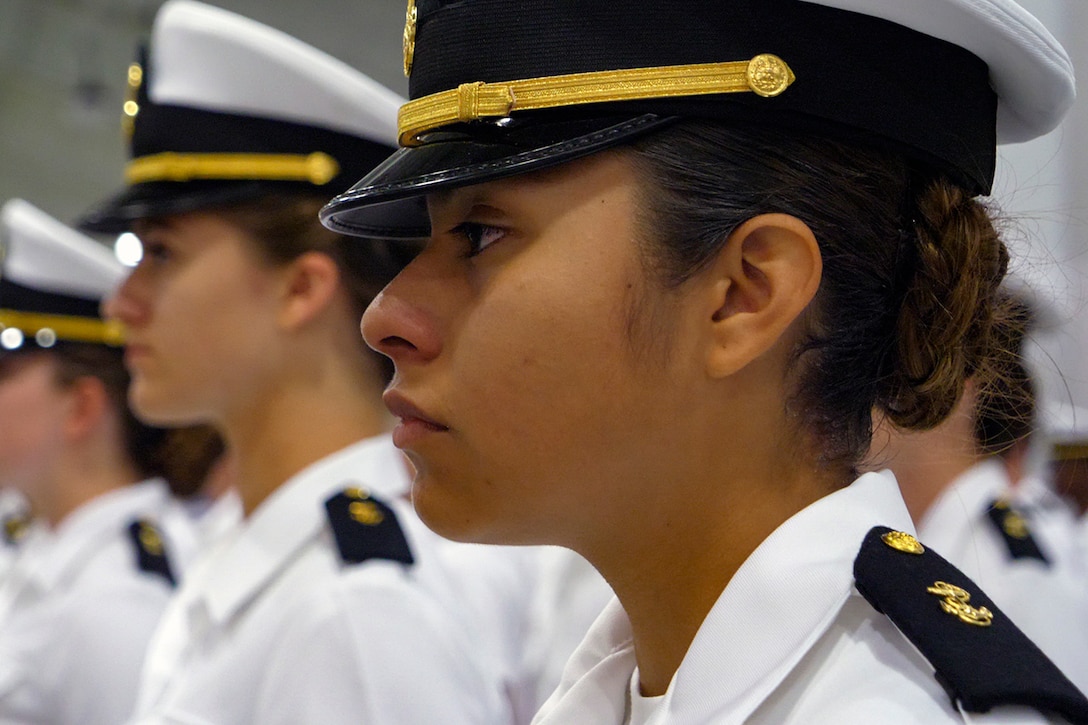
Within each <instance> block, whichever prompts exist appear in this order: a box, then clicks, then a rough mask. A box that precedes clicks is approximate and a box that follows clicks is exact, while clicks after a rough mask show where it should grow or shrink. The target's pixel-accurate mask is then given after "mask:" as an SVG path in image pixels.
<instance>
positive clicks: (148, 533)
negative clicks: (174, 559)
mask: <svg viewBox="0 0 1088 725" xmlns="http://www.w3.org/2000/svg"><path fill="white" fill-rule="evenodd" d="M139 535H140V544H141V545H142V546H143V547H144V549H145V550H146V551H147V553H148V554H151V555H152V556H162V553H163V548H162V538H161V537H160V536H159V532H158V531H155V527H153V526H151V524H147V523H141V524H140V534H139Z"/></svg>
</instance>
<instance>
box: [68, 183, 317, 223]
mask: <svg viewBox="0 0 1088 725" xmlns="http://www.w3.org/2000/svg"><path fill="white" fill-rule="evenodd" d="M277 186H278V188H280V189H283V188H284V184H283V183H282V182H280V183H279V184H278V185H277ZM298 186H299V187H300V188H304V187H308V188H309V189H311V190H312V189H313V187H312V186H310V185H309V184H306V185H303V184H299V185H298ZM274 188H276V187H274V186H273V184H270V183H269V182H262V181H247V182H238V181H189V182H175V181H156V182H148V183H143V184H135V185H133V186H130V187H128V188H127V189H125V190H124V191H121V192H120V193H119V194H117V195H115V196H113V197H111V198H109V199H107V200H105V201H103V202H102V203H100V204H98V205H97V206H95V207H93V208H92V209H91V210H90V211H88V212H86V213H85V214H83V216H81V217H80V218H79V219H78V220H77V222H76V226H77V227H79V228H80V229H82V230H84V231H88V232H99V233H103V234H120V233H121V232H126V231H128V230H129V229H130V228H131V227H132V224H133V222H136V221H139V220H140V219H152V218H155V217H162V216H167V215H170V214H184V213H185V212H190V211H197V210H199V209H207V208H210V207H216V206H223V205H225V204H235V203H238V202H243V201H249V200H251V199H256V198H258V197H260V196H262V195H264V194H267V193H269V192H270V191H272V190H274Z"/></svg>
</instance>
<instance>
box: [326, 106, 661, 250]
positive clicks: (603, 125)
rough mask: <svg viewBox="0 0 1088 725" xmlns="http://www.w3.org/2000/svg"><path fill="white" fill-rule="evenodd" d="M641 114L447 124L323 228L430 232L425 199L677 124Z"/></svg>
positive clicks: (359, 187) (348, 198)
mask: <svg viewBox="0 0 1088 725" xmlns="http://www.w3.org/2000/svg"><path fill="white" fill-rule="evenodd" d="M676 120H677V119H676V117H674V116H661V115H657V114H643V115H639V116H636V117H633V118H632V117H631V116H629V115H628V116H619V117H617V116H608V117H603V118H575V119H570V118H566V119H564V118H562V117H561V116H560V117H559V118H557V119H556V120H551V121H545V120H541V116H539V115H535V117H533V118H532V121H531V122H528V123H523V122H521V119H518V118H510V119H504V120H503V121H502V122H496V123H482V122H478V123H472V124H463V125H460V126H449V127H446V128H444V129H442V130H440V131H435V132H432V133H430V134H427V135H426V136H425V137H424V138H422V139H421V141H422V142H423V143H422V144H421V145H420V146H414V147H409V148H403V149H400V150H399V151H397V152H396V153H394V154H393V155H392V156H390V157H389V158H388V159H387V160H386V161H385V162H384V163H382V164H380V165H379V166H378V167H377V168H375V169H374V170H373V171H372V172H370V173H369V174H367V176H365V177H364V178H363V179H362V181H360V182H359V183H357V184H356V185H355V186H353V187H352V188H351V189H349V190H348V191H346V192H344V193H343V194H341V195H340V196H338V197H336V198H335V199H333V200H332V201H331V202H329V204H328V205H327V206H325V208H324V209H322V210H321V221H322V223H324V224H325V226H327V227H328V228H329V229H332V230H333V231H336V232H340V233H342V234H349V235H352V236H358V237H370V238H376V239H419V238H421V237H426V236H428V235H429V234H430V222H429V220H428V217H427V207H426V203H425V199H424V196H425V195H426V194H430V193H433V192H436V191H440V190H443V189H454V188H458V187H462V186H470V185H474V184H481V183H483V182H486V181H494V180H496V179H502V178H506V177H510V176H516V175H520V174H525V173H528V172H530V171H538V170H541V169H545V168H548V167H551V166H557V165H559V164H562V163H564V162H567V161H573V160H574V159H577V158H581V157H584V156H589V155H590V154H594V153H597V152H598V151H603V150H605V149H608V148H612V147H615V146H618V145H620V144H623V143H626V142H628V141H631V140H633V139H635V138H637V137H639V136H642V135H644V134H647V133H650V132H651V131H654V130H656V129H659V128H661V127H663V126H665V125H668V124H670V123H673V122H674V121H676Z"/></svg>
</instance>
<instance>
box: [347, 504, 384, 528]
mask: <svg viewBox="0 0 1088 725" xmlns="http://www.w3.org/2000/svg"><path fill="white" fill-rule="evenodd" d="M348 513H350V514H351V518H353V519H355V520H356V521H358V522H359V523H360V524H364V525H366V526H377V525H378V524H380V523H381V522H383V521H385V514H383V513H382V511H381V509H380V508H378V505H377V504H376V503H374V502H373V501H353V502H352V503H351V505H349V506H348Z"/></svg>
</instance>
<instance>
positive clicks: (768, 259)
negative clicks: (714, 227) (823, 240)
mask: <svg viewBox="0 0 1088 725" xmlns="http://www.w3.org/2000/svg"><path fill="white" fill-rule="evenodd" d="M822 273H823V260H822V257H821V256H820V247H819V245H818V244H817V243H816V236H815V235H814V234H813V233H812V230H811V229H809V227H808V225H807V224H805V223H804V222H802V221H801V220H800V219H798V218H797V217H793V216H790V215H788V214H761V215H759V216H756V217H753V218H751V219H749V220H748V221H746V222H744V223H743V224H741V225H740V226H739V227H737V228H736V229H735V230H734V231H733V233H732V234H730V235H729V239H728V240H726V243H725V245H724V246H723V247H722V250H721V251H720V252H719V254H718V257H717V259H716V260H715V262H714V263H713V265H712V266H711V269H710V270H708V274H710V275H711V278H710V281H711V284H710V286H709V289H710V298H709V299H708V305H707V308H706V310H707V312H708V314H707V318H708V324H709V325H710V332H711V334H710V337H709V342H710V346H709V350H708V351H707V357H706V367H707V373H708V374H709V375H710V376H711V377H713V378H721V377H726V376H728V375H732V374H734V373H736V372H737V371H739V370H740V369H741V368H743V367H744V366H745V365H747V364H748V363H749V362H751V361H752V360H754V359H756V358H757V357H759V356H760V355H762V354H763V353H764V352H766V351H767V350H769V349H770V348H771V347H773V346H774V345H775V343H777V342H778V340H779V339H780V338H781V337H782V335H783V334H784V333H785V332H786V330H787V329H788V328H789V327H790V325H791V324H792V323H793V322H794V321H795V320H796V319H797V318H798V317H799V316H800V315H801V313H802V312H803V311H804V309H805V308H806V307H807V306H808V304H809V302H811V301H812V298H813V297H814V296H815V295H816V290H817V289H818V288H819V286H820V277H821V274H822Z"/></svg>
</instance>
